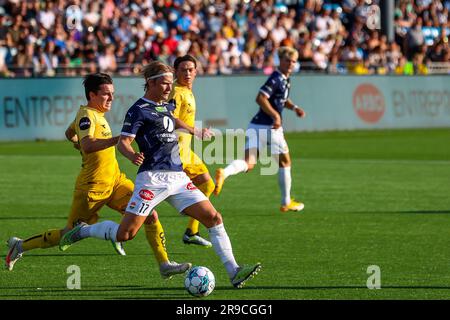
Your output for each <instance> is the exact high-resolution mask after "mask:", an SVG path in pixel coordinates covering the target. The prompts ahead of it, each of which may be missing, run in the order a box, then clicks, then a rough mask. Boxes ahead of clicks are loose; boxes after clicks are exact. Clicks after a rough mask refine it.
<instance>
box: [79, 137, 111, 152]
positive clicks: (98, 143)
mask: <svg viewBox="0 0 450 320" xmlns="http://www.w3.org/2000/svg"><path fill="white" fill-rule="evenodd" d="M117 141H119V137H118V136H117V137H112V138H108V139H97V138H94V137H91V136H86V137H84V138H83V139H81V141H80V146H81V150H83V152H84V153H92V152H97V151H100V150H103V149H107V148H110V147H113V146H115V145H116V144H117Z"/></svg>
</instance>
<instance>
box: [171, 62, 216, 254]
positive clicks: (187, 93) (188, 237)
mask: <svg viewBox="0 0 450 320" xmlns="http://www.w3.org/2000/svg"><path fill="white" fill-rule="evenodd" d="M174 68H175V75H176V78H177V79H176V82H175V83H174V86H173V89H172V92H171V94H170V96H169V99H174V100H175V110H174V112H173V116H174V117H175V118H177V119H180V120H181V121H183V122H184V123H186V124H187V125H188V126H191V127H194V124H195V109H196V105H195V97H194V94H193V93H192V85H193V84H194V80H195V76H196V75H197V69H196V68H197V61H196V60H195V58H194V57H193V56H191V55H185V56H183V57H178V58H177V59H175V62H174ZM191 138H192V135H191V134H189V133H183V132H181V133H180V134H179V137H178V146H179V148H180V158H181V162H182V163H183V171H184V172H185V173H186V175H187V176H188V177H189V179H191V180H192V182H193V183H194V185H195V186H196V187H198V188H199V189H200V191H201V192H203V193H204V194H205V196H207V197H208V198H209V196H210V195H211V194H212V193H213V191H214V187H215V185H214V182H213V180H212V178H211V176H210V175H209V171H208V168H207V167H206V166H205V164H204V163H203V161H202V160H201V159H200V158H199V157H198V156H197V155H196V154H195V153H194V151H192V150H191ZM183 242H184V243H186V244H197V245H201V246H205V247H211V242H209V241H207V240H205V239H203V238H202V237H200V233H199V221H198V220H196V219H194V218H190V219H189V224H188V227H187V228H186V231H185V233H184V235H183Z"/></svg>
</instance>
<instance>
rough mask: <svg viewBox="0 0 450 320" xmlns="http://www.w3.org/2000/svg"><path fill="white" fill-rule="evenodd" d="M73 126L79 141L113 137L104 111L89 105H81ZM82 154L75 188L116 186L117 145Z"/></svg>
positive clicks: (102, 188)
mask: <svg viewBox="0 0 450 320" xmlns="http://www.w3.org/2000/svg"><path fill="white" fill-rule="evenodd" d="M71 127H72V129H74V130H75V132H76V133H77V136H78V141H81V140H82V139H83V138H84V137H87V136H91V137H92V138H96V139H108V138H112V132H111V128H110V127H109V124H108V122H107V121H106V118H105V116H104V113H102V112H99V111H97V110H96V109H92V108H88V107H87V106H80V110H78V113H77V116H76V117H75V121H74V122H73V123H72V124H71ZM81 155H82V164H81V171H80V174H79V175H78V178H77V181H76V185H75V189H78V190H89V191H105V189H108V188H111V187H113V186H114V183H115V181H116V179H117V178H118V177H119V175H120V169H119V164H118V163H117V159H116V149H115V146H111V147H109V148H106V149H103V150H100V151H96V152H91V153H85V152H83V151H81Z"/></svg>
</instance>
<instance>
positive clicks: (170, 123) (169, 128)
mask: <svg viewBox="0 0 450 320" xmlns="http://www.w3.org/2000/svg"><path fill="white" fill-rule="evenodd" d="M163 125H164V129H166V130H167V131H169V132H172V131H173V129H175V125H174V123H173V121H172V119H170V118H169V117H167V116H164V118H163Z"/></svg>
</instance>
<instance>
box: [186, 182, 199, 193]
mask: <svg viewBox="0 0 450 320" xmlns="http://www.w3.org/2000/svg"><path fill="white" fill-rule="evenodd" d="M186 189H188V190H191V191H192V190H196V189H197V187H196V186H195V185H194V184H193V183H192V182H189V183H188V184H187V185H186Z"/></svg>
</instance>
